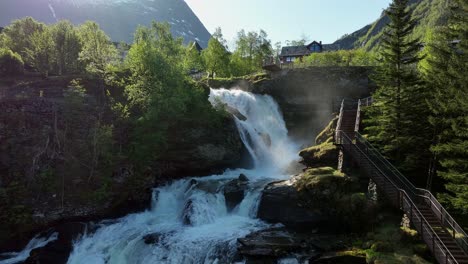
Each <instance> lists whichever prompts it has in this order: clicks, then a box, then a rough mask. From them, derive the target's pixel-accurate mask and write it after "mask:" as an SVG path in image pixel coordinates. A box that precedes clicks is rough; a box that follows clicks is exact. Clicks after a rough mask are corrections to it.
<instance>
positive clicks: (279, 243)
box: [237, 227, 349, 263]
mask: <svg viewBox="0 0 468 264" xmlns="http://www.w3.org/2000/svg"><path fill="white" fill-rule="evenodd" d="M345 241H346V242H345ZM237 242H238V248H237V249H238V253H239V254H240V255H242V256H243V257H244V258H246V259H247V260H248V261H247V263H278V260H279V259H285V258H287V259H290V258H292V259H297V260H298V262H299V263H303V262H304V261H305V260H314V259H318V258H319V257H320V256H322V255H323V254H325V253H327V254H328V253H329V252H335V251H341V250H343V249H345V248H346V247H347V245H348V244H349V242H347V239H346V237H345V236H342V235H335V234H314V233H311V232H296V231H293V230H291V229H287V228H284V227H280V228H271V229H266V230H262V231H258V232H254V233H252V234H249V235H247V236H246V237H244V238H239V239H238V240H237ZM292 256H294V257H292ZM262 261H263V262H262ZM272 261H273V262H272ZM312 263H313V262H312Z"/></svg>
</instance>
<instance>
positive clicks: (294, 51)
mask: <svg viewBox="0 0 468 264" xmlns="http://www.w3.org/2000/svg"><path fill="white" fill-rule="evenodd" d="M322 51H323V45H322V41H320V42H317V41H312V42H311V43H310V44H309V45H306V46H287V47H283V48H282V49H281V54H280V55H279V57H280V62H281V64H287V63H293V62H294V61H296V60H300V61H302V58H303V57H304V56H307V55H310V54H312V53H315V52H322Z"/></svg>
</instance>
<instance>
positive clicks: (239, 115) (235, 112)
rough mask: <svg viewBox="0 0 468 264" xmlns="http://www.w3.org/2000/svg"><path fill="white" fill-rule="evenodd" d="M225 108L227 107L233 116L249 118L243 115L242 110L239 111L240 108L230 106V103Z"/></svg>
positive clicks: (240, 118)
mask: <svg viewBox="0 0 468 264" xmlns="http://www.w3.org/2000/svg"><path fill="white" fill-rule="evenodd" d="M224 108H225V109H226V111H228V112H229V113H230V114H232V115H233V116H235V117H237V119H239V120H241V121H245V120H247V117H245V115H243V114H242V113H241V112H239V110H237V109H236V108H234V107H230V106H229V105H227V104H226V105H225V106H224Z"/></svg>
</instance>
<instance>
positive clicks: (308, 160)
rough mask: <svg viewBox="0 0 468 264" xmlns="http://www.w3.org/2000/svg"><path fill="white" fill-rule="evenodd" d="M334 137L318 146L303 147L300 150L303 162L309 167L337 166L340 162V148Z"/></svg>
mask: <svg viewBox="0 0 468 264" xmlns="http://www.w3.org/2000/svg"><path fill="white" fill-rule="evenodd" d="M332 141H333V139H331V140H329V141H327V142H325V143H322V144H320V145H317V146H313V147H310V148H306V149H303V150H301V151H300V152H299V156H301V157H302V159H303V160H302V163H303V164H304V165H306V166H307V167H315V166H336V164H338V148H337V146H335V145H334V144H333V143H332Z"/></svg>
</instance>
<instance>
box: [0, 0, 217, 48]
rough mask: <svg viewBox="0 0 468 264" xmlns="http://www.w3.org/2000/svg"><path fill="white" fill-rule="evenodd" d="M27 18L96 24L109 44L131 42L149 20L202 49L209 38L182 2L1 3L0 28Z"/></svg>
mask: <svg viewBox="0 0 468 264" xmlns="http://www.w3.org/2000/svg"><path fill="white" fill-rule="evenodd" d="M25 16H31V17H33V18H35V19H36V20H39V21H42V22H45V23H55V22H57V21H58V20H60V19H67V20H70V21H71V22H72V23H74V24H81V23H83V22H85V21H86V20H93V21H96V22H97V23H99V25H100V26H101V28H102V29H103V30H104V31H105V32H106V33H107V34H108V35H109V36H110V37H111V38H112V40H113V41H125V42H127V43H131V42H132V41H133V33H134V32H135V29H136V27H137V26H138V25H150V23H151V21H152V20H156V21H165V22H168V23H169V24H171V28H172V32H173V34H174V35H175V36H180V37H183V38H184V40H185V42H186V43H187V42H189V41H194V40H196V41H197V42H198V43H199V44H200V46H202V47H206V46H207V45H208V40H209V39H210V37H211V35H210V33H209V32H208V30H207V29H206V28H205V26H204V25H203V24H202V23H201V22H200V20H199V19H198V17H197V16H196V15H195V14H194V13H193V11H192V10H191V9H190V7H189V6H188V5H187V3H185V1H184V0H1V1H0V26H6V25H8V24H10V23H11V21H12V20H14V19H18V18H22V17H25Z"/></svg>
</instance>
